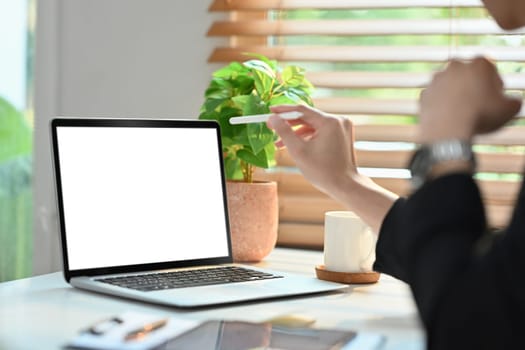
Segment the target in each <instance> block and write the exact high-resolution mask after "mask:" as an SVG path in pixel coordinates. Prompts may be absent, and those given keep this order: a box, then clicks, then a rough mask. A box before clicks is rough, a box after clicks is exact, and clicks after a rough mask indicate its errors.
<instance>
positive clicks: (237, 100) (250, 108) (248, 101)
mask: <svg viewBox="0 0 525 350" xmlns="http://www.w3.org/2000/svg"><path fill="white" fill-rule="evenodd" d="M232 101H233V103H234V105H235V107H237V108H239V109H240V110H241V111H242V115H252V114H261V113H266V112H268V111H269V109H268V107H267V106H266V104H265V103H264V102H263V101H262V100H261V98H260V97H259V96H257V95H242V96H235V97H233V98H232Z"/></svg>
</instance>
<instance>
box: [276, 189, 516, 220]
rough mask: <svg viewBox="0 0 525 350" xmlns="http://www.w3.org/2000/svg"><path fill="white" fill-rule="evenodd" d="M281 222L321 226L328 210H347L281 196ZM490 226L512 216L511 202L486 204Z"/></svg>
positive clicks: (336, 204)
mask: <svg viewBox="0 0 525 350" xmlns="http://www.w3.org/2000/svg"><path fill="white" fill-rule="evenodd" d="M279 205H280V210H279V218H280V220H281V222H300V223H307V224H317V225H319V224H323V222H324V213H325V212H327V211H330V210H347V209H346V208H345V207H344V206H342V205H341V204H340V203H339V202H337V201H335V200H333V199H331V198H328V197H321V196H305V195H288V194H285V195H282V196H280V197H279ZM487 209H488V213H489V217H488V219H489V222H490V225H491V226H495V227H501V226H504V225H505V224H506V223H507V222H508V220H509V218H510V216H511V215H512V210H513V202H506V203H490V202H489V204H487Z"/></svg>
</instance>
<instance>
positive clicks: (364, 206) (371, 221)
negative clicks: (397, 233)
mask: <svg viewBox="0 0 525 350" xmlns="http://www.w3.org/2000/svg"><path fill="white" fill-rule="evenodd" d="M329 194H330V195H331V196H332V197H333V198H334V199H336V200H338V201H339V202H341V203H342V204H343V205H345V206H346V207H347V208H348V209H349V210H351V211H353V212H355V213H356V214H357V215H358V216H359V217H360V218H361V219H363V221H365V222H366V223H367V224H368V225H369V226H370V227H371V228H372V230H373V232H376V233H378V232H379V230H380V228H381V224H382V222H383V220H384V218H385V216H386V214H387V212H388V211H389V210H390V208H391V207H392V205H393V204H394V202H395V201H396V200H397V198H398V196H397V195H396V194H394V193H392V192H390V191H388V190H386V189H385V188H383V187H381V186H379V185H378V184H376V183H375V182H374V181H372V179H370V178H369V177H366V176H363V175H360V174H357V173H354V174H350V175H347V176H344V177H343V178H341V179H340V180H339V181H337V182H336V183H335V185H334V187H333V188H332V189H330V193H329Z"/></svg>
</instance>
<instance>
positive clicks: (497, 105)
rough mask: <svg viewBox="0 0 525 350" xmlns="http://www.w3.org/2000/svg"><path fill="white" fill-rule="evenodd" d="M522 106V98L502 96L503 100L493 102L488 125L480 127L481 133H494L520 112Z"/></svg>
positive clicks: (487, 121)
mask: <svg viewBox="0 0 525 350" xmlns="http://www.w3.org/2000/svg"><path fill="white" fill-rule="evenodd" d="M521 104H522V100H521V99H520V98H516V97H513V96H508V95H502V96H501V98H498V99H495V100H492V101H491V103H490V106H491V108H490V110H489V111H488V116H487V117H488V118H487V120H486V123H483V124H484V125H480V126H479V127H480V129H481V130H480V132H483V133H484V132H490V131H494V130H496V129H498V128H500V127H501V126H503V125H504V124H506V123H507V122H508V121H510V120H511V119H512V118H513V117H514V116H516V115H517V114H518V113H519V112H520V110H521Z"/></svg>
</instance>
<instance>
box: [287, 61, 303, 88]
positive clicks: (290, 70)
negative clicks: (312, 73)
mask: <svg viewBox="0 0 525 350" xmlns="http://www.w3.org/2000/svg"><path fill="white" fill-rule="evenodd" d="M281 78H282V80H283V83H284V85H286V86H292V87H297V86H301V84H303V82H304V81H305V80H306V78H305V76H304V69H303V68H301V67H298V66H287V67H285V68H284V69H283V73H282V74H281Z"/></svg>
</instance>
